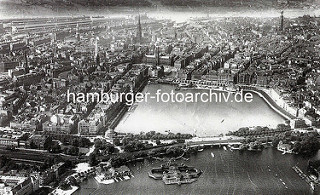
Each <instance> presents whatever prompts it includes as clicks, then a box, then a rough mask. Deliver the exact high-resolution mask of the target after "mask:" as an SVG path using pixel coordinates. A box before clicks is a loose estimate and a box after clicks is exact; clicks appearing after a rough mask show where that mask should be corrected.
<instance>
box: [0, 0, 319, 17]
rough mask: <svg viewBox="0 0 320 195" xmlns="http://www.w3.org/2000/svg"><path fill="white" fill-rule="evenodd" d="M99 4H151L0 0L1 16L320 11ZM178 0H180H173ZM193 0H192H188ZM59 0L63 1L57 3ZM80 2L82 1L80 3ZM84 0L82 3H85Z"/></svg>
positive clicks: (311, 4) (256, 1) (255, 0)
mask: <svg viewBox="0 0 320 195" xmlns="http://www.w3.org/2000/svg"><path fill="white" fill-rule="evenodd" d="M89 1H91V2H94V3H95V4H94V5H96V4H99V2H106V1H111V2H121V1H122V2H137V1H144V2H147V3H150V5H151V6H147V7H146V6H142V7H138V6H134V7H123V6H120V7H114V6H105V5H104V6H93V5H90V6H85V3H86V2H88V1H87V0H0V18H13V17H44V16H65V15H69V16H75V15H105V16H115V15H132V14H137V12H138V11H139V12H141V13H147V14H148V15H150V16H153V17H158V18H169V19H173V20H176V21H184V20H186V19H188V18H190V17H201V16H207V15H209V16H211V17H232V16H250V17H278V16H279V12H280V10H285V17H296V16H302V15H305V14H309V15H312V16H314V15H316V16H319V14H320V11H319V10H320V9H319V8H320V6H319V5H320V3H319V2H320V0H307V1H306V2H307V3H304V4H303V5H300V6H299V8H296V6H295V8H292V7H288V6H280V7H279V6H278V5H277V3H276V2H277V0H242V2H244V3H243V4H239V2H241V0H206V2H210V3H212V4H213V5H212V6H205V5H202V3H201V1H202V2H203V0H192V1H193V2H199V5H200V6H192V5H191V6H189V5H187V6H183V7H178V6H167V5H164V3H163V2H168V1H169V0H89ZM170 1H177V0H170ZM186 1H191V0H186ZM226 1H228V2H231V3H232V2H236V3H235V5H229V6H228V5H225V4H221V2H226ZM57 2H59V3H57ZM79 2H80V3H79ZM81 2H82V3H81ZM248 5H250V6H248Z"/></svg>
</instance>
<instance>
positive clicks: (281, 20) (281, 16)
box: [279, 11, 283, 31]
mask: <svg viewBox="0 0 320 195" xmlns="http://www.w3.org/2000/svg"><path fill="white" fill-rule="evenodd" d="M279 30H280V31H283V11H281V15H280V29H279Z"/></svg>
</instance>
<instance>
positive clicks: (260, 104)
mask: <svg viewBox="0 0 320 195" xmlns="http://www.w3.org/2000/svg"><path fill="white" fill-rule="evenodd" d="M158 89H161V92H162V93H164V92H168V93H170V92H171V90H174V86H171V85H160V84H151V85H147V86H146V87H145V89H144V90H143V93H145V92H149V93H150V94H151V95H152V94H153V95H154V96H155V94H156V91H157V90H158ZM208 91H209V90H207V89H187V90H180V91H176V93H178V92H179V93H184V94H186V93H193V94H195V93H208ZM216 93H226V92H218V91H217V92H216ZM280 123H284V118H283V117H282V116H280V115H279V114H277V113H276V112H275V111H273V110H272V109H271V108H270V107H269V106H268V104H267V103H266V102H265V101H264V100H263V99H262V98H261V97H259V96H258V95H256V94H253V101H252V102H250V103H248V102H241V103H237V102H235V101H233V102H231V101H229V102H210V103H206V102H201V101H198V102H196V103H187V102H181V103H178V102H167V103H165V102H157V100H156V99H152V98H148V101H147V102H140V103H136V105H135V106H134V109H132V110H131V111H129V112H128V113H126V114H125V116H124V117H123V118H122V120H121V121H120V123H119V124H118V126H117V127H116V128H115V130H116V131H118V132H124V133H129V132H130V133H140V132H141V131H144V132H148V131H151V130H155V131H157V132H161V133H165V132H166V131H168V130H170V131H171V132H173V133H177V132H181V133H190V134H194V133H195V134H196V135H198V136H215V135H219V134H221V133H223V134H225V133H228V132H229V131H234V130H238V129H239V128H240V127H251V126H269V127H275V126H276V125H278V124H280Z"/></svg>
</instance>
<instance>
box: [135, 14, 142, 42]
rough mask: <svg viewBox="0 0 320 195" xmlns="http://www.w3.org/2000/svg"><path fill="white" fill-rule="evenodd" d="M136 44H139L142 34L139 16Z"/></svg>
mask: <svg viewBox="0 0 320 195" xmlns="http://www.w3.org/2000/svg"><path fill="white" fill-rule="evenodd" d="M136 39H137V42H138V43H140V44H141V39H142V32H141V21H140V14H139V16H138V26H137V36H136Z"/></svg>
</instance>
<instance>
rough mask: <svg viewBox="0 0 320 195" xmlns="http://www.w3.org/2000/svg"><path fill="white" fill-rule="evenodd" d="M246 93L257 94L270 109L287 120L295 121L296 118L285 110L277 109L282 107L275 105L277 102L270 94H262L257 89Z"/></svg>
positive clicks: (248, 90)
mask: <svg viewBox="0 0 320 195" xmlns="http://www.w3.org/2000/svg"><path fill="white" fill-rule="evenodd" d="M244 91H247V92H253V93H256V94H257V95H259V96H260V97H261V98H262V99H263V100H264V101H265V102H266V103H267V104H268V105H269V106H270V108H272V109H273V110H274V111H275V112H277V113H278V114H280V115H281V116H282V117H284V118H285V119H287V120H293V119H295V117H294V116H292V115H291V114H290V113H288V112H286V111H285V110H283V109H281V110H280V109H278V108H276V107H280V106H278V105H277V104H276V103H275V101H274V100H273V99H272V98H271V97H270V96H269V95H268V94H266V93H265V92H263V91H262V92H263V93H261V92H260V91H261V90H259V91H258V90H256V89H244ZM266 96H267V97H266ZM270 101H272V102H270ZM280 108H281V107H280Z"/></svg>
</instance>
